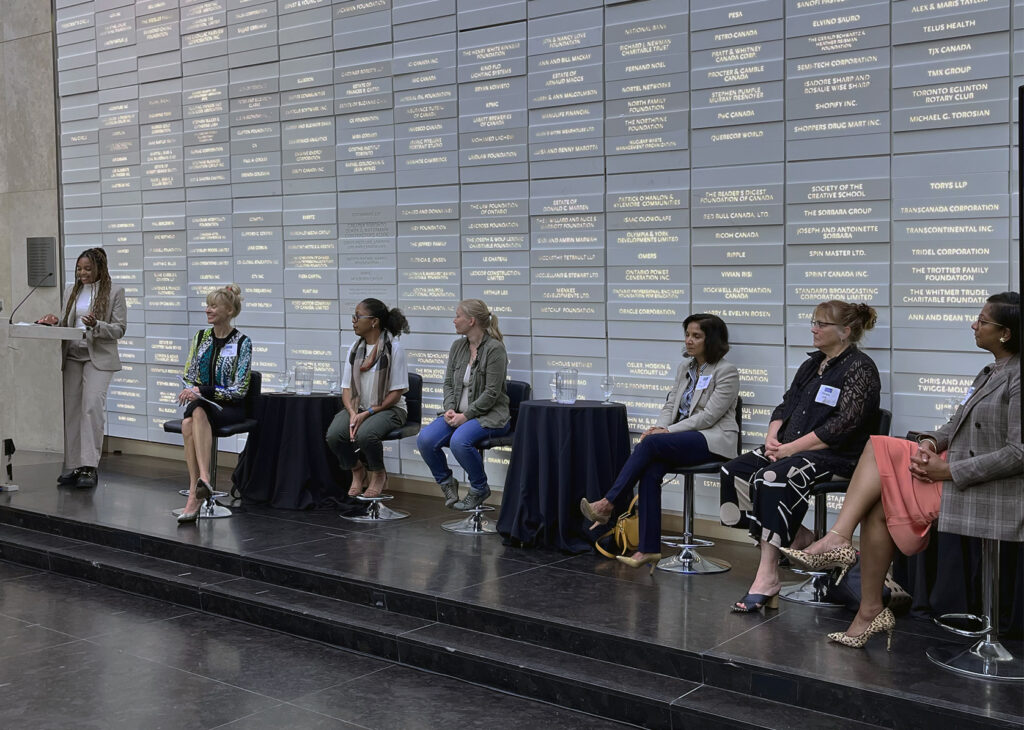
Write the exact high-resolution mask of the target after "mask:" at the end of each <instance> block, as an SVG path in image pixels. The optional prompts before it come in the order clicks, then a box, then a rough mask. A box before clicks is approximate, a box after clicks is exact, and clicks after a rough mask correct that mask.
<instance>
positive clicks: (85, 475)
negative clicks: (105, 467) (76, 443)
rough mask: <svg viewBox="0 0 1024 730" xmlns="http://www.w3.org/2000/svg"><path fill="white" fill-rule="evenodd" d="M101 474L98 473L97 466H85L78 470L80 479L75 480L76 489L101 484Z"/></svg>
mask: <svg viewBox="0 0 1024 730" xmlns="http://www.w3.org/2000/svg"><path fill="white" fill-rule="evenodd" d="M99 481H100V475H99V474H97V473H96V469H95V467H91V466H83V467H82V468H81V469H79V470H78V479H77V481H75V488H76V489H90V488H92V487H95V486H96V485H97V484H99Z"/></svg>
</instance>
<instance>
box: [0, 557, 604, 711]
mask: <svg viewBox="0 0 1024 730" xmlns="http://www.w3.org/2000/svg"><path fill="white" fill-rule="evenodd" d="M0 658H2V662H0V687H2V688H3V697H4V699H3V702H0V727H4V728H18V730H34V729H36V728H39V729H42V728H76V729H81V728H104V729H107V728H125V730H138V729H141V728H146V729H151V728H174V729H179V728H180V729H182V730H184V729H186V728H225V729H227V728H232V729H233V728H238V729H241V728H245V729H247V730H259V729H261V728H267V729H275V730H276V729H277V728H288V729H289V730H306V729H309V730H327V729H329V728H339V729H340V728H382V729H383V728H387V729H389V730H391V729H394V728H408V729H413V728H439V727H452V728H463V727H465V728H477V727H493V726H494V718H495V717H502V718H505V719H504V720H503V721H502V723H501V725H500V726H501V727H516V728H534V729H536V728H545V727H559V728H579V729H580V730H583V729H584V728H588V729H589V728H599V729H601V730H604V729H607V730H612V728H618V727H623V726H622V725H620V724H618V723H614V722H609V721H606V720H602V719H600V718H596V717H593V716H589V715H584V714H580V713H574V712H570V711H567V710H564V709H561V708H557V707H553V706H551V705H546V704H543V703H539V702H532V701H529V700H526V699H522V698H520V697H514V696H512V695H508V694H503V693H501V692H495V691H492V690H489V689H486V688H483V687H479V686H475V685H472V684H468V683H465V682H460V681H457V680H454V679H450V678H448V677H443V676H439V675H436V674H430V673H427V672H423V671H419V670H415V669H408V668H406V667H401V666H398V665H397V664H393V663H391V662H386V661H381V660H378V659H374V658H371V657H367V656H362V655H360V654H355V653H352V652H346V651H343V650H340V649H335V648H333V647H329V646H325V645H323V644H319V643H316V642H312V641H304V640H302V639H297V638H294V637H291V636H287V635H285V634H280V633H277V632H275V631H271V630H268V629H261V628H258V627H254V626H249V625H247V624H243V623H239V622H236V621H230V620H227V619H223V618H218V617H216V616H209V615H206V614H202V613H195V612H192V611H189V610H187V609H184V608H182V607H180V606H176V605H174V604H170V603H164V602H162V601H155V600H152V599H149V598H143V597H140V596H134V595H131V594H128V593H122V592H121V591H117V590H114V589H111V588H107V587H105V586H101V585H96V584H94V583H86V582H83V581H78V580H74V579H71V578H66V577H63V576H58V575H54V574H51V573H45V572H40V571H36V570H33V569H30V568H24V567H22V566H19V565H14V564H12V563H6V562H0ZM384 697H386V698H387V701H386V702H384V701H381V700H379V699H378V698H384Z"/></svg>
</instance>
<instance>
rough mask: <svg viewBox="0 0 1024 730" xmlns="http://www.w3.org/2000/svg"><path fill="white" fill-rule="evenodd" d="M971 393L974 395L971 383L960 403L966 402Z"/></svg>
mask: <svg viewBox="0 0 1024 730" xmlns="http://www.w3.org/2000/svg"><path fill="white" fill-rule="evenodd" d="M972 395H974V386H973V385H972V386H971V387H970V388H968V389H967V395H965V396H964V399H963V400H962V401H960V405H963V404H964V403H966V402H967V401H968V400H969V399H970V397H971V396H972Z"/></svg>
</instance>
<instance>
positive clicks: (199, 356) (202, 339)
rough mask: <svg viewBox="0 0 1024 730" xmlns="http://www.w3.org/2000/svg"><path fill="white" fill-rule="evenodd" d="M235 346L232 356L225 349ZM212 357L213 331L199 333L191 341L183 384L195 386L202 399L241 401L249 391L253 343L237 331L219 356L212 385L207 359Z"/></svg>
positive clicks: (208, 360) (207, 330)
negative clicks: (225, 352) (197, 387)
mask: <svg viewBox="0 0 1024 730" xmlns="http://www.w3.org/2000/svg"><path fill="white" fill-rule="evenodd" d="M231 345H235V348H234V349H235V351H236V354H235V355H225V354H224V350H225V349H230V348H231ZM211 357H213V328H210V329H206V330H200V331H199V332H198V333H197V334H196V336H195V337H193V338H192V348H191V349H190V350H189V353H188V360H187V361H186V362H185V376H184V377H185V382H187V383H189V384H191V385H198V386H199V392H200V393H201V394H202V396H203V397H204V398H210V399H212V400H215V401H219V402H222V403H231V402H235V403H238V402H241V401H242V400H244V399H245V394H246V393H247V392H248V391H249V368H250V367H251V365H252V340H250V339H249V338H248V336H246V335H243V334H242V333H241V332H239V331H238V330H234V331H233V332H232V333H231V337H229V338H228V341H227V342H226V343H225V344H224V348H223V349H221V351H220V352H219V353H218V356H217V363H216V366H215V371H214V375H215V378H214V382H213V383H210V382H208V380H209V373H210V358H211Z"/></svg>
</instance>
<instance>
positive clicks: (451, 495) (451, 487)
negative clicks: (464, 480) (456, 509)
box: [439, 477, 459, 507]
mask: <svg viewBox="0 0 1024 730" xmlns="http://www.w3.org/2000/svg"><path fill="white" fill-rule="evenodd" d="M439 486H440V487H441V491H442V492H443V493H444V506H445V507H451V506H452V505H453V504H455V503H456V502H458V501H459V482H458V480H456V479H455V477H448V481H446V482H444V483H443V484H440V485H439Z"/></svg>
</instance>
